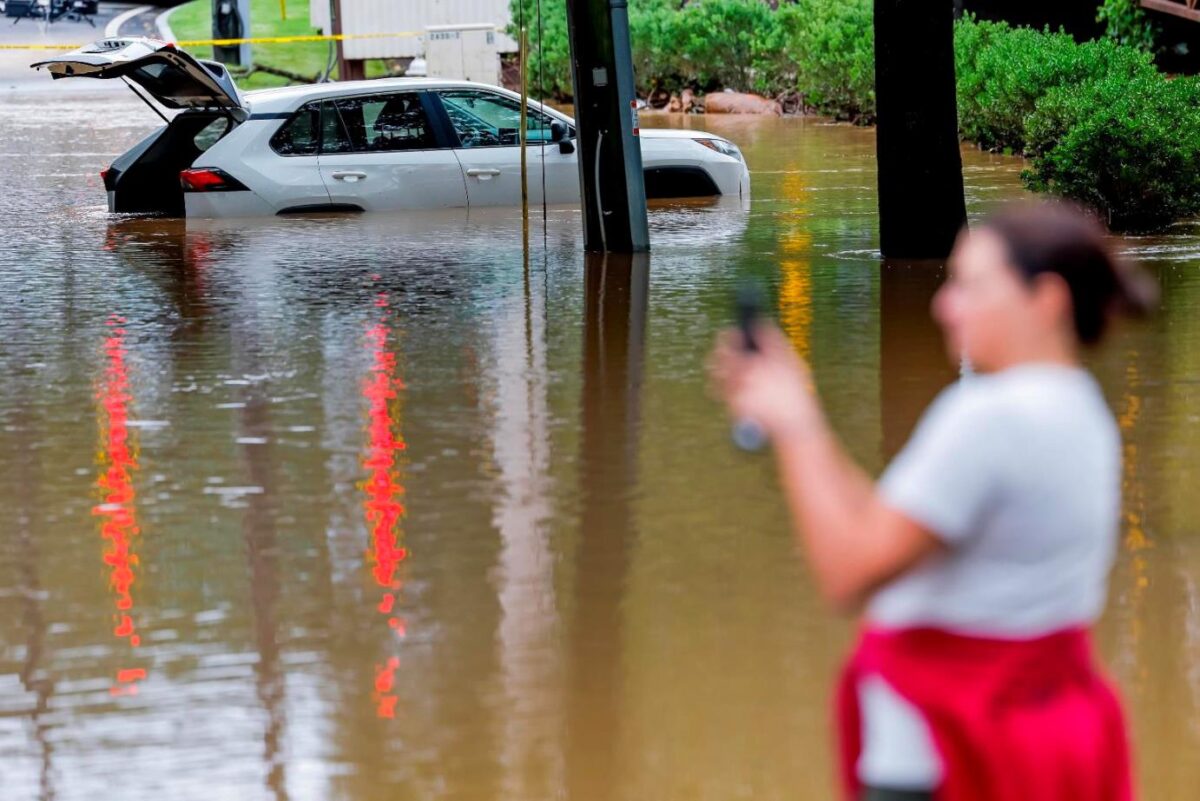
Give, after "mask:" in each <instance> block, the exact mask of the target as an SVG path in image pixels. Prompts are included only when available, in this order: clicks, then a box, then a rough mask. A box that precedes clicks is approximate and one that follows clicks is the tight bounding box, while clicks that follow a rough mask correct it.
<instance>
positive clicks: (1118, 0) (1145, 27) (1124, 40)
mask: <svg viewBox="0 0 1200 801" xmlns="http://www.w3.org/2000/svg"><path fill="white" fill-rule="evenodd" d="M1096 21H1097V22H1103V23H1104V25H1105V31H1104V32H1105V33H1106V34H1107V35H1108V36H1109V37H1110V38H1112V39H1113V40H1114V41H1116V42H1119V43H1121V44H1123V45H1129V46H1130V47H1136V48H1138V49H1139V50H1146V51H1151V50H1153V49H1154V39H1155V37H1156V36H1157V35H1158V26H1157V25H1155V24H1154V23H1153V22H1151V21H1150V17H1149V15H1148V14H1146V9H1144V8H1142V4H1141V3H1140V2H1139V0H1103V2H1101V3H1100V7H1099V8H1098V9H1097V10H1096Z"/></svg>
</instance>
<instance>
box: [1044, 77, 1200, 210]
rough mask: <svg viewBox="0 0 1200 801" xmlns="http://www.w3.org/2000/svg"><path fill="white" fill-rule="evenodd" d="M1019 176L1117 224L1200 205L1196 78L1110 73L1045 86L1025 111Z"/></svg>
mask: <svg viewBox="0 0 1200 801" xmlns="http://www.w3.org/2000/svg"><path fill="white" fill-rule="evenodd" d="M1028 137H1029V143H1028V149H1029V152H1030V154H1031V160H1030V168H1029V169H1027V170H1026V171H1025V172H1024V173H1023V174H1022V178H1023V179H1024V180H1025V183H1026V185H1027V186H1028V187H1029V188H1030V189H1033V190H1034V191H1038V192H1052V193H1054V194H1056V195H1061V196H1064V197H1068V198H1071V199H1074V200H1077V201H1079V202H1081V203H1084V204H1086V205H1088V206H1091V207H1092V208H1095V209H1096V210H1098V211H1099V212H1101V213H1102V214H1103V215H1105V216H1106V217H1107V219H1108V221H1109V225H1110V226H1111V227H1113V228H1114V229H1118V230H1135V231H1136V230H1152V229H1155V228H1161V227H1163V226H1164V225H1166V224H1168V223H1170V222H1172V221H1173V220H1177V219H1179V218H1181V217H1188V216H1194V215H1195V214H1197V213H1198V212H1200V79H1197V78H1179V79H1176V80H1168V79H1167V78H1165V77H1164V76H1162V75H1159V74H1142V75H1139V76H1137V77H1136V78H1134V79H1132V80H1130V79H1128V78H1126V77H1124V76H1120V75H1110V76H1107V77H1105V78H1101V79H1099V80H1096V81H1092V82H1090V83H1086V84H1082V85H1075V86H1070V85H1068V86H1061V87H1058V88H1056V89H1054V90H1052V91H1051V92H1049V93H1048V94H1047V95H1046V96H1045V97H1044V98H1043V99H1042V100H1041V101H1040V102H1039V103H1038V106H1037V109H1036V110H1035V112H1034V113H1033V114H1032V115H1031V116H1030V118H1029V125H1028Z"/></svg>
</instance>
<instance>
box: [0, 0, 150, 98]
mask: <svg viewBox="0 0 1200 801" xmlns="http://www.w3.org/2000/svg"><path fill="white" fill-rule="evenodd" d="M138 8H148V9H149V10H146V11H143V12H142V13H137V14H132V15H130V14H129V12H132V11H134V10H136V9H138ZM163 10H164V9H162V8H154V7H147V6H145V5H144V4H140V3H101V4H100V13H99V14H97V15H96V17H95V18H94V20H93V21H94V22H95V27H93V26H91V25H89V24H88V23H87V22H78V21H71V20H66V19H61V20H59V21H57V22H55V23H53V24H50V25H47V24H45V23H41V22H36V21H34V20H24V19H23V20H18V21H17V23H16V24H15V25H14V24H13V21H12V20H10V19H7V18H0V45H18V44H20V45H26V44H36V45H62V46H63V50H64V51H65V50H69V49H71V48H72V46H78V45H81V44H85V43H87V42H92V41H95V40H96V39H101V38H103V37H104V36H105V35H107V34H110V33H119V34H120V35H122V36H152V35H155V27H154V18H155V17H156V16H158V15H159V14H160V13H162V11H163ZM122 17H124V18H123V19H122ZM114 22H119V23H120V24H119V30H118V31H109V30H107V29H108V28H109V27H110V26H111V25H112V23H114ZM53 52H54V51H53V50H50V51H47V50H44V49H42V50H8V49H3V50H0V91H4V90H14V89H19V90H37V89H41V88H45V87H46V86H48V85H49V84H50V78H49V76H47V75H45V74H44V73H38V72H35V71H34V70H31V69H29V65H30V64H31V63H32V62H34V61H37V60H38V59H40V58H44V57H45V56H47V55H49V54H52V53H53ZM56 83H63V84H66V83H70V84H76V85H74V86H72V87H71V88H72V90H76V91H78V90H93V91H106V90H110V89H113V88H117V87H110V86H107V85H106V84H107V83H108V82H105V81H69V82H68V81H59V82H56ZM78 84H84V85H78Z"/></svg>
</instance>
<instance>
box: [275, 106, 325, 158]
mask: <svg viewBox="0 0 1200 801" xmlns="http://www.w3.org/2000/svg"><path fill="white" fill-rule="evenodd" d="M320 111H321V104H320V103H309V104H308V105H305V106H301V107H300V110H299V111H297V112H296V113H295V114H293V115H292V117H291V118H290V119H289V120H288V121H287V122H285V123H284V124H283V125H282V126H281V127H280V129H279V130H278V131H276V132H275V134H274V136H272V137H271V142H270V144H271V149H272V150H274V151H275V152H276V153H278V154H279V155H281V156H315V155H317V149H318V148H319V147H320V146H321V128H320V122H319V117H320Z"/></svg>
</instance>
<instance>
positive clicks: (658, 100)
mask: <svg viewBox="0 0 1200 801" xmlns="http://www.w3.org/2000/svg"><path fill="white" fill-rule="evenodd" d="M670 102H671V93H670V92H668V91H667V90H666V89H655V90H654V91H653V92H651V93H650V96H649V97H647V98H646V105H647V106H649V107H650V108H666V107H667V106H668V105H669V104H670Z"/></svg>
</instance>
